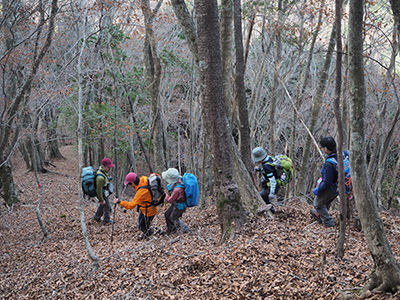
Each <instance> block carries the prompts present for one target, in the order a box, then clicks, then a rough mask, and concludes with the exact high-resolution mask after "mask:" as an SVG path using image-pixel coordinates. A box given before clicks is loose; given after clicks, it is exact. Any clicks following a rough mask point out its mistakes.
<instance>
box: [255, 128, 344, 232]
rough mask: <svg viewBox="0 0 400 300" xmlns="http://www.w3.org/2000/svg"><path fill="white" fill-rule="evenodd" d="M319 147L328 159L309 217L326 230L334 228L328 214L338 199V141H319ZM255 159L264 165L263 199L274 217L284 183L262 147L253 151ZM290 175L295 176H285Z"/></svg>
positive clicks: (326, 139) (325, 139)
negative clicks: (326, 228)
mask: <svg viewBox="0 0 400 300" xmlns="http://www.w3.org/2000/svg"><path fill="white" fill-rule="evenodd" d="M319 144H320V147H321V150H322V151H323V152H324V153H325V154H326V157H325V162H324V164H323V166H322V169H321V178H320V179H319V180H318V183H317V187H315V188H314V189H313V193H314V194H315V198H314V209H311V210H310V214H311V217H312V218H314V219H316V220H317V221H318V223H320V224H322V225H323V226H324V227H335V221H334V220H333V218H332V217H331V216H330V214H329V208H330V207H331V204H332V203H333V201H334V200H335V198H336V196H337V195H338V169H337V163H336V164H335V162H337V153H336V141H335V139H334V138H333V137H331V136H326V137H323V138H322V139H321V140H320V142H319ZM252 156H253V161H254V162H255V163H261V172H262V179H261V180H260V183H261V191H260V195H261V197H262V199H263V200H264V201H265V203H267V204H271V205H272V207H271V212H272V213H275V208H274V207H273V203H272V202H275V201H274V200H275V199H276V194H277V193H278V192H279V189H280V187H281V186H282V185H284V184H285V181H284V179H283V178H282V175H280V174H278V172H277V168H276V167H275V165H274V157H271V156H269V155H268V154H267V152H266V151H265V150H264V149H263V148H262V147H257V148H254V149H253V151H252ZM256 169H257V170H259V169H258V168H256ZM287 175H291V176H293V174H285V176H287ZM271 201H272V202H271Z"/></svg>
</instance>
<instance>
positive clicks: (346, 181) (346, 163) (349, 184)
mask: <svg viewBox="0 0 400 300" xmlns="http://www.w3.org/2000/svg"><path fill="white" fill-rule="evenodd" d="M349 159H350V153H349V151H343V168H344V188H345V191H346V194H349V193H350V192H351V191H353V185H352V182H351V173H350V160H349ZM326 161H328V162H330V163H331V164H333V165H334V166H335V167H336V171H338V162H337V160H336V159H334V158H332V157H330V158H328V159H327V160H326Z"/></svg>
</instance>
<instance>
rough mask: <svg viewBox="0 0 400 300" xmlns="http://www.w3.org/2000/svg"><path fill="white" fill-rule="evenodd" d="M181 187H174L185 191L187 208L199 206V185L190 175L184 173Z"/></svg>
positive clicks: (194, 177)
mask: <svg viewBox="0 0 400 300" xmlns="http://www.w3.org/2000/svg"><path fill="white" fill-rule="evenodd" d="M182 181H183V185H182V184H178V185H176V186H175V187H181V188H183V189H185V195H186V201H187V206H188V207H193V206H196V205H197V204H199V194H200V189H199V184H198V183H197V178H196V176H194V175H193V174H192V173H185V174H184V175H183V179H182Z"/></svg>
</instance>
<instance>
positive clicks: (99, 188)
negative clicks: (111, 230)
mask: <svg viewBox="0 0 400 300" xmlns="http://www.w3.org/2000/svg"><path fill="white" fill-rule="evenodd" d="M111 168H114V165H113V163H112V161H111V159H109V158H104V159H103V160H102V161H101V166H100V168H99V170H98V171H97V173H96V179H95V180H96V197H97V199H98V200H99V206H98V207H97V210H96V213H95V215H94V217H93V220H95V221H96V222H99V223H100V222H103V224H104V225H107V224H110V223H112V222H113V221H111V219H110V216H111V205H110V200H109V196H110V191H109V190H108V186H109V177H108V172H110V170H111ZM103 216H104V218H103V219H101V217H103Z"/></svg>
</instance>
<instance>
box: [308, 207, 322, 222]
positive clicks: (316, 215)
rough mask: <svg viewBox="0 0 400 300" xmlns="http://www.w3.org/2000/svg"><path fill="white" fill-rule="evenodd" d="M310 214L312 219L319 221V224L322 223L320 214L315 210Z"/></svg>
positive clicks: (311, 210)
mask: <svg viewBox="0 0 400 300" xmlns="http://www.w3.org/2000/svg"><path fill="white" fill-rule="evenodd" d="M310 214H311V217H312V218H314V219H315V220H317V221H318V223H322V220H321V218H320V216H319V213H318V212H317V211H316V210H315V209H310Z"/></svg>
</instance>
